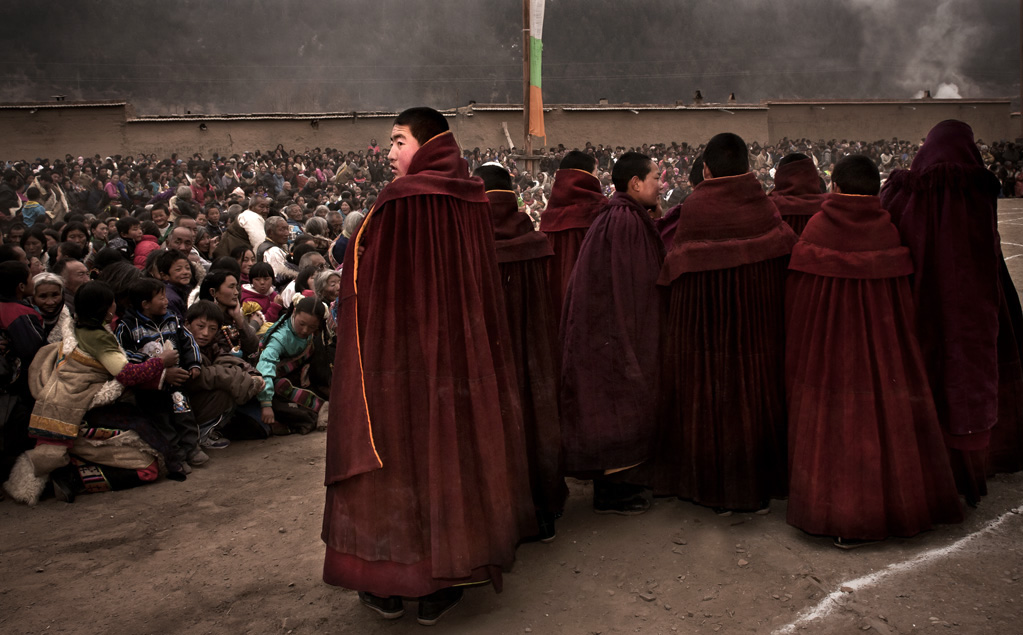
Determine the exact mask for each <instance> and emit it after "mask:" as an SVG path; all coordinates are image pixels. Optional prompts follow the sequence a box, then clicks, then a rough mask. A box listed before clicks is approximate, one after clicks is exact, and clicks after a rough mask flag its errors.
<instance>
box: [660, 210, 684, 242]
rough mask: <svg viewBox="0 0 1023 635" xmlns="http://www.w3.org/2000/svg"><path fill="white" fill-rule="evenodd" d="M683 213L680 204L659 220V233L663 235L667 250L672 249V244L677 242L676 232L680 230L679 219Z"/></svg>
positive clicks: (662, 238)
mask: <svg viewBox="0 0 1023 635" xmlns="http://www.w3.org/2000/svg"><path fill="white" fill-rule="evenodd" d="M683 202H685V201H683ZM681 213H682V203H679V204H678V205H676V206H675V207H672V208H671V209H669V210H668V212H667V213H666V214H665V215H664V216H662V217H661V218H659V219H657V233H659V234H660V235H661V240H663V241H664V246H665V248H670V247H671V243H673V242H674V241H675V230H676V229H677V228H678V217H679V214H681Z"/></svg>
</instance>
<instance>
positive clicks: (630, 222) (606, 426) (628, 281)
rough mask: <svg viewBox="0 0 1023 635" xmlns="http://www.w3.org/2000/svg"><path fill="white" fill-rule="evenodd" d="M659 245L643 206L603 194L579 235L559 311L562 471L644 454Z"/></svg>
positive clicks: (654, 385) (653, 375)
mask: <svg viewBox="0 0 1023 635" xmlns="http://www.w3.org/2000/svg"><path fill="white" fill-rule="evenodd" d="M663 259H664V245H663V244H662V243H661V238H660V236H659V235H658V234H657V230H656V229H655V228H654V223H653V221H652V220H651V219H650V215H649V213H648V212H647V210H646V208H644V207H643V206H642V205H640V204H639V203H638V202H636V201H635V200H634V199H633V198H632V197H630V196H629V195H628V194H623V193H621V192H618V193H616V194H615V195H614V196H612V197H611V199H610V201H608V203H607V204H606V208H605V210H604V211H603V212H601V214H600V215H599V216H598V217H597V220H595V221H594V222H593V225H592V226H591V227H590V231H589V232H588V233H587V234H586V239H585V240H584V241H583V244H582V247H581V249H580V251H579V261H578V263H577V264H576V267H575V271H574V272H573V273H572V280H571V281H570V282H569V285H568V292H567V294H566V296H565V307H564V310H563V311H562V316H561V350H562V365H561V391H560V397H559V400H558V401H559V405H560V408H561V434H562V446H563V447H564V450H565V470H566V471H567V472H568V473H576V474H579V473H587V472H594V471H605V470H616V469H621V468H627V467H632V466H634V465H637V464H639V463H641V462H643V461H645V460H646V459H647V457H648V456H649V453H650V444H651V441H652V438H653V434H654V429H655V424H656V420H657V396H658V381H657V380H658V373H659V364H660V329H661V320H662V313H663V310H664V308H663V299H662V297H661V294H660V292H659V290H658V289H657V284H656V282H657V275H658V272H659V271H660V268H661V263H662V261H663Z"/></svg>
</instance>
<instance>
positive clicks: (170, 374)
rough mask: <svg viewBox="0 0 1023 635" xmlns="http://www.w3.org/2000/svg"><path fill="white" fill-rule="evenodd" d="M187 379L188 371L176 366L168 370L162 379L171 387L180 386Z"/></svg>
mask: <svg viewBox="0 0 1023 635" xmlns="http://www.w3.org/2000/svg"><path fill="white" fill-rule="evenodd" d="M188 377H189V374H188V371H187V370H185V369H184V368H178V367H177V366H175V367H173V368H168V369H167V372H166V374H165V375H164V379H165V380H166V381H167V383H168V384H170V385H171V386H180V385H181V384H183V383H185V382H186V381H187V380H188Z"/></svg>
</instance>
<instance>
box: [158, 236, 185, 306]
mask: <svg viewBox="0 0 1023 635" xmlns="http://www.w3.org/2000/svg"><path fill="white" fill-rule="evenodd" d="M156 269H157V271H159V272H160V279H161V280H163V281H164V283H165V284H166V287H167V310H168V311H170V312H171V313H173V314H174V316H175V317H177V318H178V320H183V319H184V318H185V300H186V299H187V298H188V294H189V293H191V292H192V264H191V263H190V262H189V260H188V254H186V253H185V252H183V251H178V250H177V249H168V250H167V251H165V252H164V253H162V254H161V255H160V256H159V257H158V258H157V260H156Z"/></svg>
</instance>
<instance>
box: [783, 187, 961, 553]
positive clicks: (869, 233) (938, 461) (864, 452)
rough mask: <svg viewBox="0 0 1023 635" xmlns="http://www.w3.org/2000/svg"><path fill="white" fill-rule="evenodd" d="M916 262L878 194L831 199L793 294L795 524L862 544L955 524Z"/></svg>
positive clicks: (809, 239)
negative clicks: (917, 320)
mask: <svg viewBox="0 0 1023 635" xmlns="http://www.w3.org/2000/svg"><path fill="white" fill-rule="evenodd" d="M912 272H913V261H912V259H911V258H910V255H909V249H907V248H906V247H903V246H902V243H901V241H900V239H899V231H898V230H897V229H896V228H895V226H894V225H892V222H891V218H890V217H889V216H888V212H886V211H884V210H883V209H881V205H880V201H879V200H878V198H877V197H876V196H848V195H843V194H832V195H831V196H830V197H828V199H827V200H826V201H825V202H824V204H823V208H822V209H821V212H820V213H819V214H817V215H816V216H814V217H813V218H811V219H810V222H809V223H807V225H806V228H805V229H804V231H803V234H802V237H801V238H800V240H799V242H798V243H797V244H796V246H795V247H794V248H793V250H792V258H791V260H790V262H789V276H788V279H787V281H786V287H785V296H786V299H785V309H786V310H785V328H786V332H787V333H790V334H792V333H798V334H799V336H798V337H788V338H787V340H786V355H785V383H786V392H787V396H788V420H789V430H788V434H789V501H788V522H789V524H791V525H793V526H795V527H799V528H800V529H802V530H804V531H806V532H809V533H811V534H821V535H826V536H840V537H842V538H851V539H857V540H880V539H883V538H886V537H888V536H913V535H916V534H918V533H920V532H921V531H925V530H927V529H930V528H931V527H932V525H933V524H934V523H949V522H959V521H961V520H962V508H961V506H960V504H959V494H958V493H957V492H956V486H955V481H954V480H953V478H952V469H951V467H950V465H949V461H948V455H947V453H946V452H945V445H944V439H943V437H942V431H941V425H940V424H939V423H938V415H937V411H936V410H935V409H934V400H933V398H932V397H931V390H930V386H929V385H928V382H927V372H926V369H925V368H924V363H923V357H922V356H921V354H920V348H919V345H918V344H917V340H916V335H915V324H914V321H913V304H912V294H911V292H910V287H909V275H910V274H911V273H912Z"/></svg>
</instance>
